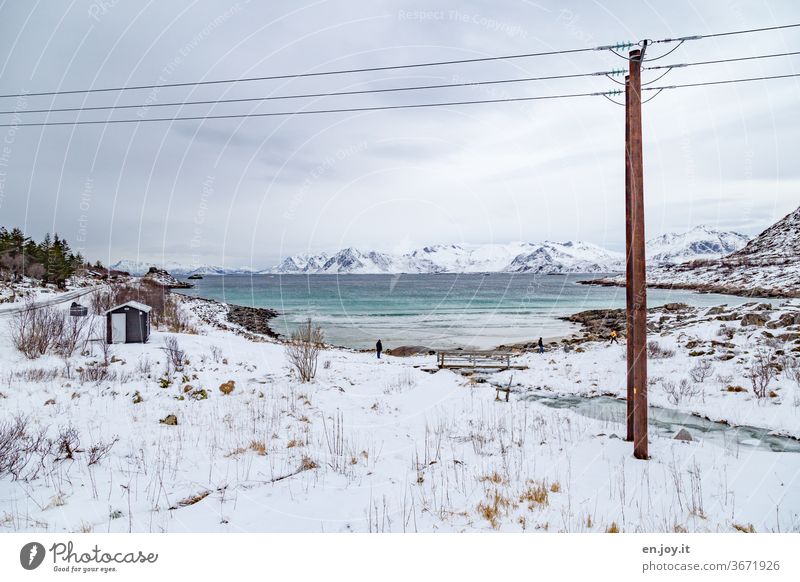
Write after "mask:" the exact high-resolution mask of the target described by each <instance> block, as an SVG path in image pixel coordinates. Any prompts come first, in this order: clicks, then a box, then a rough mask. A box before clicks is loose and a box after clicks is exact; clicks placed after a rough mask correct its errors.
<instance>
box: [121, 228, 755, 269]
mask: <svg viewBox="0 0 800 582" xmlns="http://www.w3.org/2000/svg"><path fill="white" fill-rule="evenodd" d="M747 241H748V238H747V237H746V236H744V235H741V234H738V233H735V232H727V231H720V230H717V229H714V228H711V227H708V226H698V227H696V228H693V229H692V230H690V231H688V232H685V233H670V234H665V235H662V236H659V237H657V238H654V239H652V240H650V241H648V243H647V254H648V260H649V263H650V265H651V266H662V265H670V264H679V263H685V262H688V261H695V260H697V259H709V258H718V257H721V256H724V255H727V254H729V253H731V252H735V251H737V250H739V249H741V248H742V247H744V246H745V244H746V243H747ZM151 266H157V267H159V268H163V269H166V270H167V271H169V272H170V273H172V274H173V275H179V276H186V275H192V274H200V275H222V274H228V275H230V274H251V273H253V274H263V273H279V274H293V273H298V274H326V273H328V274H380V273H481V272H511V273H542V274H547V273H610V272H616V271H621V270H623V269H624V255H623V254H622V253H619V252H615V251H609V250H607V249H604V248H602V247H599V246H597V245H594V244H591V243H587V242H581V241H566V242H551V241H545V242H541V243H529V242H516V243H508V244H460V245H457V244H444V245H442V244H440V245H432V246H426V247H423V248H421V249H416V250H414V251H410V252H406V253H386V252H380V251H375V250H362V249H356V248H352V247H348V248H345V249H341V250H339V251H336V252H335V253H330V254H329V253H320V254H316V255H308V254H300V255H293V256H290V257H287V258H285V259H283V261H281V262H280V263H279V264H278V265H275V266H274V267H270V268H265V269H253V268H249V267H238V268H230V267H219V266H211V265H185V264H180V263H174V262H167V263H165V264H158V263H153V262H146V261H119V262H117V263H114V264H113V265H112V268H114V269H117V270H120V271H127V272H129V273H131V274H134V275H140V274H143V273H145V272H147V270H148V269H149V268H150V267H151Z"/></svg>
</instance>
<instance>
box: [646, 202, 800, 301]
mask: <svg viewBox="0 0 800 582" xmlns="http://www.w3.org/2000/svg"><path fill="white" fill-rule="evenodd" d="M647 283H648V285H652V286H654V287H670V288H671V287H679V288H686V289H698V290H702V291H710V292H718V293H736V294H742V295H752V296H755V297H759V296H760V297H766V296H776V297H800V208H797V209H796V210H795V211H794V212H790V213H789V214H787V215H786V216H785V217H783V218H782V219H781V220H779V221H778V222H776V223H775V224H773V225H772V226H770V227H769V228H767V229H766V230H764V231H763V232H762V233H761V234H759V235H758V236H757V237H755V238H754V239H753V240H751V241H750V242H748V243H747V244H746V245H745V246H744V247H743V248H741V249H738V250H736V251H735V252H733V253H730V254H728V255H726V256H724V257H721V258H716V259H708V260H696V261H691V262H687V263H682V264H675V265H664V266H661V267H658V268H656V269H653V270H652V271H650V272H648V274H647Z"/></svg>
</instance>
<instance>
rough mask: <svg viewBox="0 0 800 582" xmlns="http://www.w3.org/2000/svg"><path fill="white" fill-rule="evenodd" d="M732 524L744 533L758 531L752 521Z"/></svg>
mask: <svg viewBox="0 0 800 582" xmlns="http://www.w3.org/2000/svg"><path fill="white" fill-rule="evenodd" d="M731 525H732V526H733V529H735V530H736V531H739V532H742V533H756V528H755V527H753V524H752V523H748V524H747V525H742V524H739V523H733V524H731Z"/></svg>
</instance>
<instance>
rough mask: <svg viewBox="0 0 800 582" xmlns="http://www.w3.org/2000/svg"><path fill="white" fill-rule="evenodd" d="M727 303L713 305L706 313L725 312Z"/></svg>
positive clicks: (716, 313) (717, 313)
mask: <svg viewBox="0 0 800 582" xmlns="http://www.w3.org/2000/svg"><path fill="white" fill-rule="evenodd" d="M726 307H727V305H718V306H717V307H712V308H711V309H709V310H708V311H706V315H719V314H721V313H725V308H726Z"/></svg>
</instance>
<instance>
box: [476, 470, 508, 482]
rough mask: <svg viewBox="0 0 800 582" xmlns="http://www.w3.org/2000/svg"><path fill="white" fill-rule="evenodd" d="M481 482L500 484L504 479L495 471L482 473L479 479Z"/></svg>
mask: <svg viewBox="0 0 800 582" xmlns="http://www.w3.org/2000/svg"><path fill="white" fill-rule="evenodd" d="M479 481H480V482H481V483H493V484H495V485H500V484H502V483H503V481H504V479H503V477H502V475H500V473H498V472H497V471H495V472H493V473H491V474H490V475H484V476H483V477H481V478H480V479H479Z"/></svg>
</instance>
